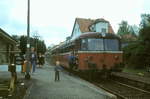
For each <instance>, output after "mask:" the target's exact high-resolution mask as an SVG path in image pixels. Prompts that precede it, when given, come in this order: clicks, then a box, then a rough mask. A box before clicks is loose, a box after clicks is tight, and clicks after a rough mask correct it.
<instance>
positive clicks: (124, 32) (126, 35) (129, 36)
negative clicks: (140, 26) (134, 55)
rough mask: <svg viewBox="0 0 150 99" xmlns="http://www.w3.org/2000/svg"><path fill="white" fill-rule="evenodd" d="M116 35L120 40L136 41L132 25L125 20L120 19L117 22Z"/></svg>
mask: <svg viewBox="0 0 150 99" xmlns="http://www.w3.org/2000/svg"><path fill="white" fill-rule="evenodd" d="M117 34H118V35H120V36H121V38H122V42H128V41H136V40H137V36H136V34H135V30H134V28H133V26H130V25H128V22H127V21H122V22H121V23H120V24H119V29H118V33H117Z"/></svg>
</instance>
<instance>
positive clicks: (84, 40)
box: [81, 39, 87, 51]
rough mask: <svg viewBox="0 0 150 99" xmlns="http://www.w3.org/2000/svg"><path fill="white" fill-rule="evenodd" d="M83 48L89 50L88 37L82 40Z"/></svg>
mask: <svg viewBox="0 0 150 99" xmlns="http://www.w3.org/2000/svg"><path fill="white" fill-rule="evenodd" d="M81 50H83V51H85V50H87V39H83V40H82V42H81Z"/></svg>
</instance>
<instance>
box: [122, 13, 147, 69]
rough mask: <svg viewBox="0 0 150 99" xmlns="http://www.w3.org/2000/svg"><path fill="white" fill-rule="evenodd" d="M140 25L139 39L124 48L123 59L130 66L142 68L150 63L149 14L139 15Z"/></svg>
mask: <svg viewBox="0 0 150 99" xmlns="http://www.w3.org/2000/svg"><path fill="white" fill-rule="evenodd" d="M140 26H141V27H140V31H139V39H140V40H139V42H136V43H134V44H129V45H128V46H126V47H125V48H124V59H125V62H126V63H128V64H129V65H130V66H134V67H140V68H144V67H146V66H149V64H150V14H142V15H141V23H140Z"/></svg>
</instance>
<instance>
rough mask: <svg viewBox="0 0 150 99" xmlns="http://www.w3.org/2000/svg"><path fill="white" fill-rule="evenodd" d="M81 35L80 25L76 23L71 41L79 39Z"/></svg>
mask: <svg viewBox="0 0 150 99" xmlns="http://www.w3.org/2000/svg"><path fill="white" fill-rule="evenodd" d="M79 35H81V31H80V28H79V24H78V23H77V22H76V24H75V27H74V30H73V34H72V37H71V39H74V38H76V37H78V36H79Z"/></svg>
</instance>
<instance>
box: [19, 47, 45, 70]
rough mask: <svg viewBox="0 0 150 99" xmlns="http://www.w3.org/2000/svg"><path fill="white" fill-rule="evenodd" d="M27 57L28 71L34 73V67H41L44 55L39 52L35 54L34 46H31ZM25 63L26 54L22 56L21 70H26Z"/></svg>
mask: <svg viewBox="0 0 150 99" xmlns="http://www.w3.org/2000/svg"><path fill="white" fill-rule="evenodd" d="M29 59H30V61H29V62H30V67H31V68H30V72H31V73H35V69H36V67H37V66H38V67H42V66H43V65H44V63H45V62H44V55H42V54H41V53H39V54H37V53H36V52H35V48H34V47H32V48H31V52H30V55H29ZM26 65H27V57H26V55H24V56H23V70H22V72H26V68H27V67H26Z"/></svg>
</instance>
